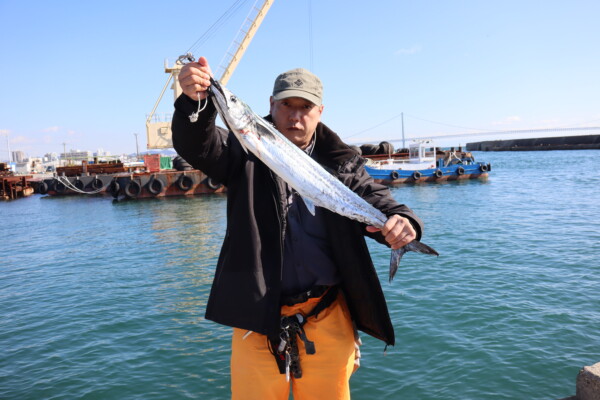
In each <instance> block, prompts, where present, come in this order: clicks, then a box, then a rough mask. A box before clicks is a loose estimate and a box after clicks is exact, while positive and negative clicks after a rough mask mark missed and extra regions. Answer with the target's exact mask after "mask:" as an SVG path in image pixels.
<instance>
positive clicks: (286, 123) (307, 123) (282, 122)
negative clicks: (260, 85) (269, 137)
mask: <svg viewBox="0 0 600 400" xmlns="http://www.w3.org/2000/svg"><path fill="white" fill-rule="evenodd" d="M269 101H270V102H271V116H272V117H273V123H274V124H275V127H276V128H277V130H278V131H279V132H281V133H282V134H283V135H284V136H285V137H287V138H288V139H289V140H291V141H292V143H294V144H295V145H296V146H298V147H300V148H301V149H303V148H305V147H306V146H308V145H309V144H310V141H311V139H312V135H313V133H314V132H315V129H316V128H317V124H318V123H319V121H320V120H321V113H323V105H320V106H317V105H315V104H313V103H311V102H310V101H308V100H305V99H303V98H301V97H288V98H287V99H282V100H273V97H272V96H271V98H270V100H269Z"/></svg>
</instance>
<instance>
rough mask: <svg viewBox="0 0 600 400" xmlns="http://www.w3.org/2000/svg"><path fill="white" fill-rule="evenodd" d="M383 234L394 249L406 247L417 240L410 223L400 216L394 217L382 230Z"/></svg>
mask: <svg viewBox="0 0 600 400" xmlns="http://www.w3.org/2000/svg"><path fill="white" fill-rule="evenodd" d="M381 234H382V235H383V236H384V238H385V241H386V242H388V244H389V245H390V246H391V247H392V249H399V248H401V247H403V246H406V245H407V244H409V243H410V242H412V241H413V240H415V239H416V238H417V233H416V232H415V229H414V228H413V226H412V225H411V223H410V221H409V220H408V219H406V218H404V217H401V216H399V215H392V216H391V217H390V218H389V219H388V220H387V221H386V223H385V225H384V226H383V228H382V229H381Z"/></svg>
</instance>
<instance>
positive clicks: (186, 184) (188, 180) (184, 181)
mask: <svg viewBox="0 0 600 400" xmlns="http://www.w3.org/2000/svg"><path fill="white" fill-rule="evenodd" d="M192 186H194V180H193V179H192V177H191V176H188V175H180V176H179V179H177V187H178V188H179V189H181V190H183V191H184V192H187V191H188V190H190V189H191V188H192Z"/></svg>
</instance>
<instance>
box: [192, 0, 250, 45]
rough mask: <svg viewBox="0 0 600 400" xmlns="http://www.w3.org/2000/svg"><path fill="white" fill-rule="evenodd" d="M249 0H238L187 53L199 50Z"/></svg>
mask: <svg viewBox="0 0 600 400" xmlns="http://www.w3.org/2000/svg"><path fill="white" fill-rule="evenodd" d="M247 1H248V0H236V1H235V2H234V3H233V4H232V5H231V7H229V8H228V9H227V10H226V11H225V12H224V13H223V15H221V16H220V17H219V18H218V19H217V20H216V21H215V22H214V23H213V24H212V25H211V26H210V27H209V28H208V29H207V30H206V31H205V32H204V33H203V34H202V36H200V37H199V38H198V40H196V41H195V42H194V44H192V45H191V46H190V48H189V49H188V50H187V51H186V53H192V54H194V52H195V51H196V50H198V49H199V48H200V47H201V46H202V45H203V44H204V43H206V42H207V41H208V39H210V38H211V37H212V36H214V34H215V33H216V32H217V31H218V30H219V29H220V28H221V26H223V24H225V22H227V21H228V20H229V19H230V18H231V17H232V16H233V15H234V14H235V13H236V12H237V11H238V10H239V9H240V7H242V6H243V5H244V4H245V3H246V2H247Z"/></svg>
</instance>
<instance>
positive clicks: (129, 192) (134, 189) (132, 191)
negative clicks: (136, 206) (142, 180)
mask: <svg viewBox="0 0 600 400" xmlns="http://www.w3.org/2000/svg"><path fill="white" fill-rule="evenodd" d="M124 191H125V195H126V196H127V197H130V198H132V199H135V198H136V197H138V196H139V195H140V193H141V192H142V185H140V184H139V182H138V181H134V180H130V181H129V182H127V185H125V190H124Z"/></svg>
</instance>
